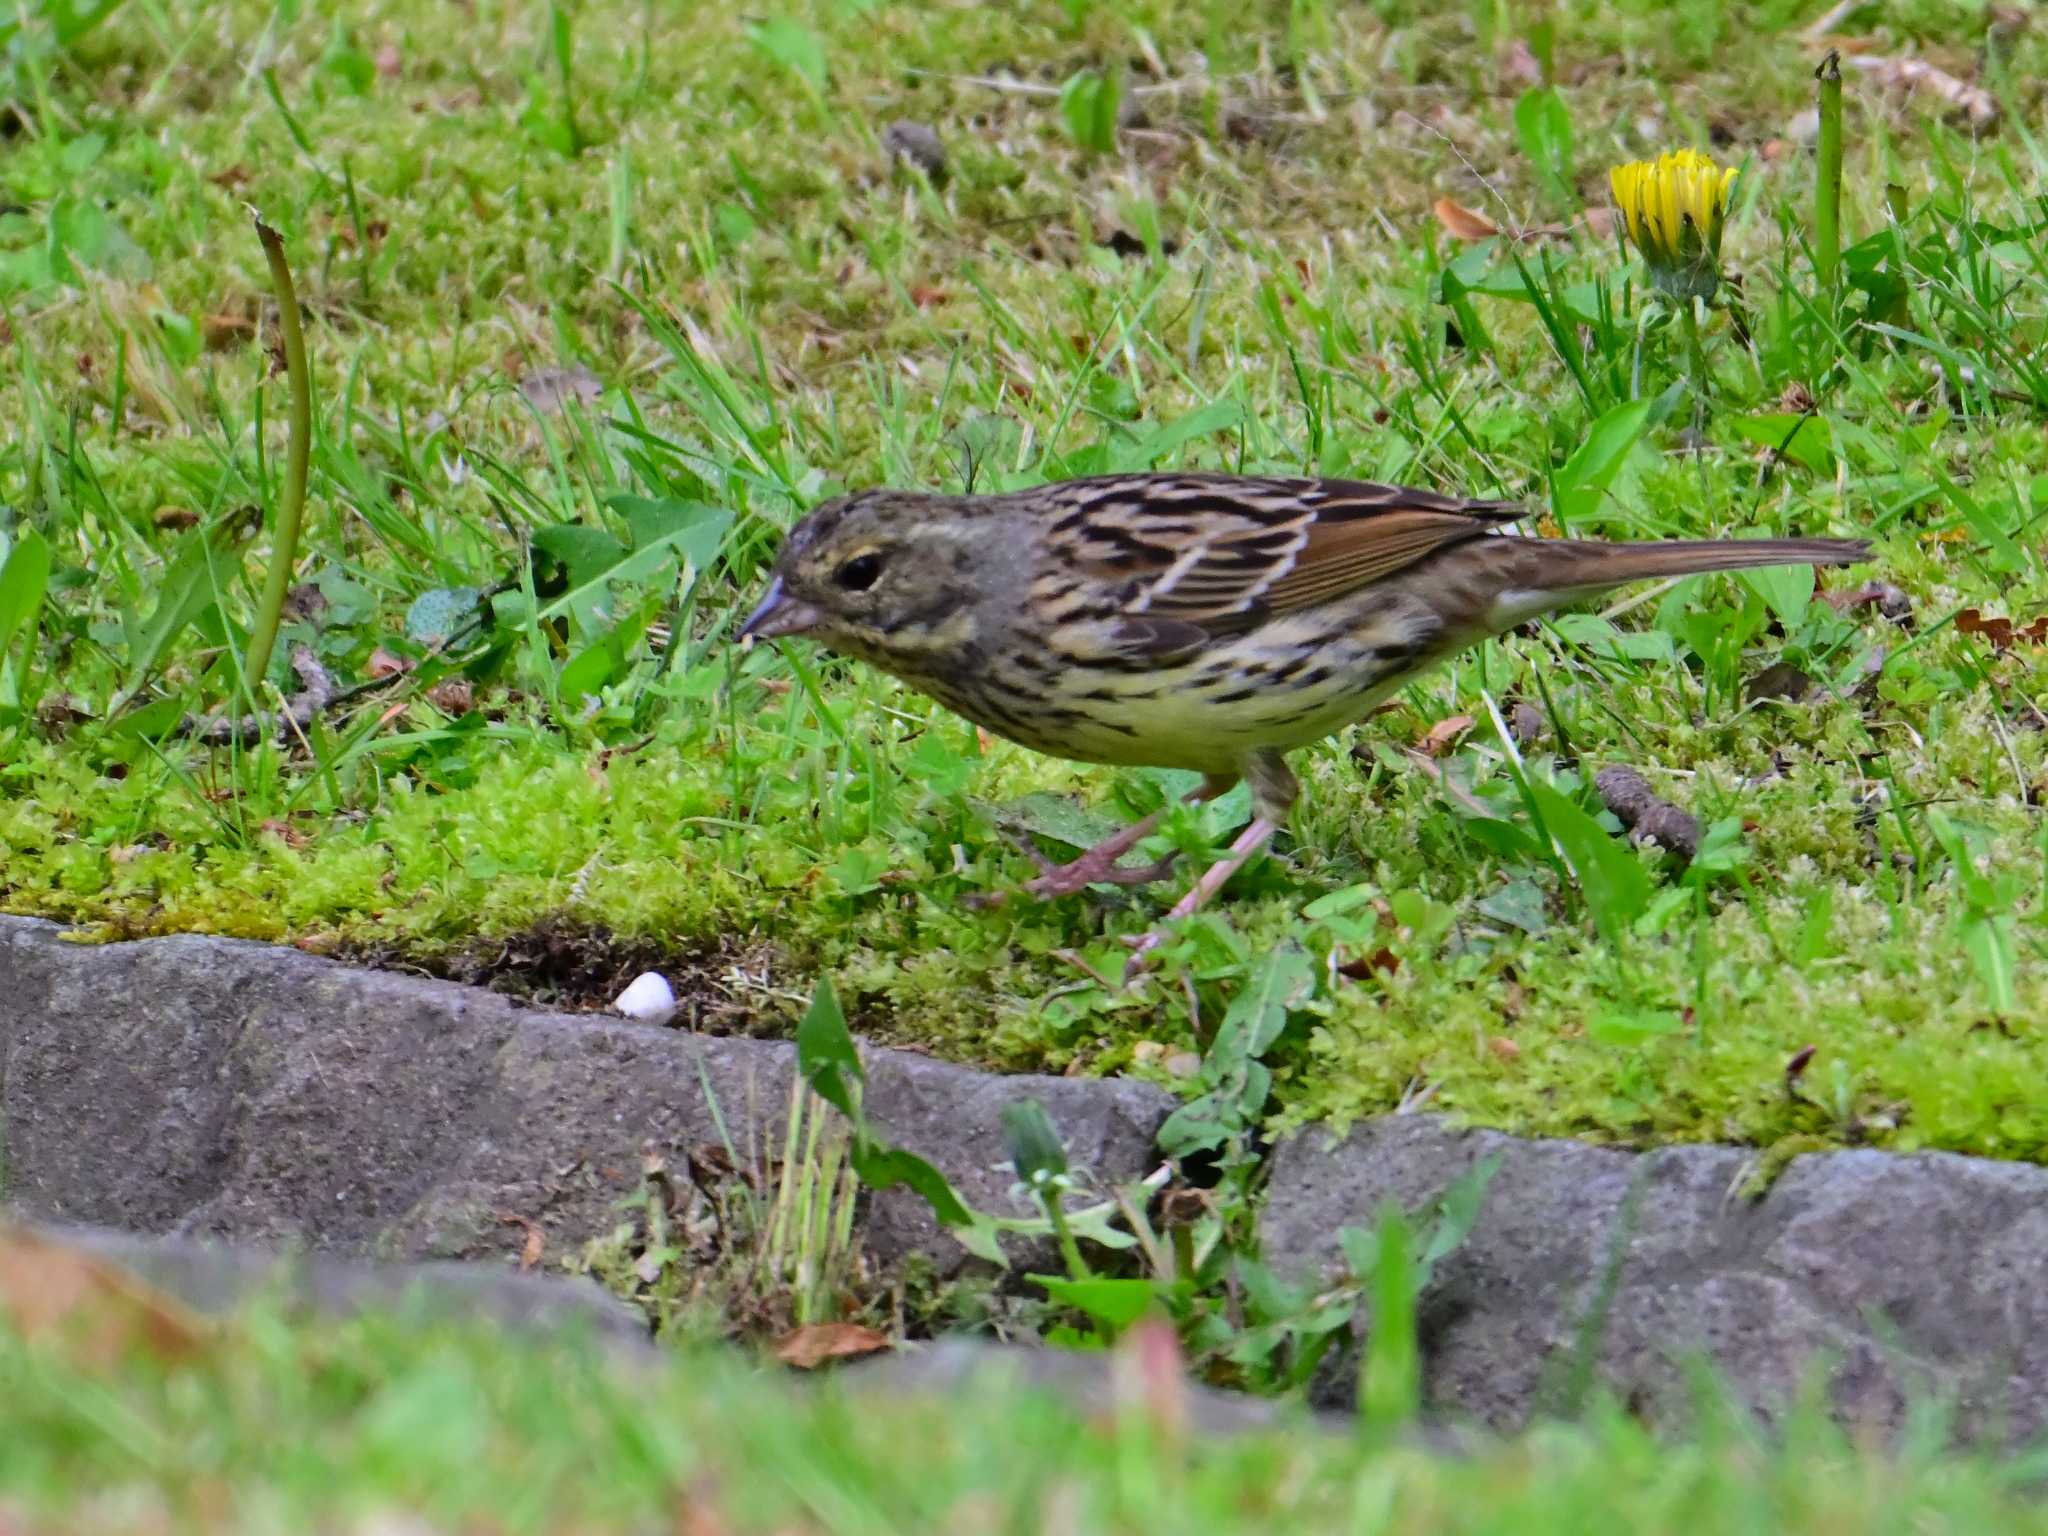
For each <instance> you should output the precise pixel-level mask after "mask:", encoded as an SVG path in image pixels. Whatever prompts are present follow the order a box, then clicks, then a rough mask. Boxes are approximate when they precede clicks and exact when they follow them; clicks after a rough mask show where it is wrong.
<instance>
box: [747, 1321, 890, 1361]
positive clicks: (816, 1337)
mask: <svg viewBox="0 0 2048 1536" xmlns="http://www.w3.org/2000/svg"><path fill="white" fill-rule="evenodd" d="M891 1347H892V1346H891V1344H890V1342H889V1336H888V1335H887V1334H886V1333H877V1332H875V1330H874V1329H872V1328H868V1327H864V1326H862V1325H861V1324H859V1323H805V1324H804V1325H803V1326H802V1327H799V1328H792V1329H790V1331H789V1332H788V1333H785V1334H784V1335H783V1336H782V1337H781V1338H779V1339H777V1340H776V1341H775V1358H776V1359H778V1360H780V1361H781V1362H782V1363H783V1364H784V1365H789V1366H794V1367H795V1368H796V1369H798V1370H800V1371H814V1370H816V1369H817V1368H818V1367H819V1366H821V1365H823V1364H824V1363H825V1362H826V1361H827V1360H846V1359H852V1358H855V1357H857V1356H860V1355H872V1354H874V1353H876V1352H877V1351H879V1350H884V1349H889V1348H891Z"/></svg>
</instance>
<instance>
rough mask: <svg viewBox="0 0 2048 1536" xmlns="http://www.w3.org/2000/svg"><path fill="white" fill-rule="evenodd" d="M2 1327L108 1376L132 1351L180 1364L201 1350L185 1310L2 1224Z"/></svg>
mask: <svg viewBox="0 0 2048 1536" xmlns="http://www.w3.org/2000/svg"><path fill="white" fill-rule="evenodd" d="M0 1319H4V1320H5V1321H6V1322H7V1323H8V1324H9V1326H11V1327H12V1328H13V1329H14V1330H15V1331H16V1332H18V1333H20V1334H21V1335H22V1337H23V1338H26V1339H30V1340H38V1341H48V1340H54V1341H55V1342H57V1343H58V1344H59V1345H60V1346H61V1347H62V1348H63V1349H64V1350H65V1351H66V1353H67V1354H69V1355H70V1356H71V1357H72V1358H73V1359H74V1360H76V1361H78V1362H79V1363H81V1364H83V1365H87V1366H91V1367H94V1368H96V1369H101V1370H110V1369H112V1368H113V1367H115V1366H117V1365H119V1364H120V1363H121V1362H122V1361H123V1360H124V1359H126V1358H127V1357H128V1356H130V1355H131V1354H134V1353H136V1352H137V1351H143V1352H147V1353H149V1354H152V1355H155V1356H156V1357H158V1358H159V1359H162V1360H183V1359H188V1358H190V1357H191V1356H192V1355H193V1354H195V1353H196V1352H197V1351H198V1350H199V1348H200V1346H201V1345H202V1344H204V1343H205V1341H206V1339H207V1337H208V1334H209V1330H208V1328H207V1326H206V1324H205V1322H204V1321H203V1320H202V1319H201V1318H200V1317H199V1316H198V1315H197V1314H196V1313H194V1312H192V1311H191V1310H190V1309H189V1308H188V1307H186V1306H185V1304H184V1303H183V1302H181V1301H179V1300H177V1298H175V1297H173V1296H169V1295H166V1294H165V1293H164V1292H162V1291H159V1290H157V1289H156V1288H155V1287H154V1286H152V1285H149V1284H147V1283H145V1282H144V1281H142V1280H141V1279H138V1278H137V1277H136V1276H134V1275H132V1274H130V1273H129V1272H128V1271H127V1270H125V1269H122V1268H121V1267H120V1266H119V1265H116V1264H110V1263H108V1262H107V1261H106V1260H104V1259H101V1258H98V1257H96V1256H95V1255H93V1254H90V1253H87V1252H86V1251H85V1250H83V1249H81V1248H74V1247H71V1246H70V1245H68V1244H66V1243H63V1242H59V1241H57V1240H55V1239H52V1238H48V1237H44V1236H42V1235H41V1234H39V1233H35V1232H31V1231H29V1230H27V1229H26V1228H23V1227H14V1226H8V1225H5V1224H0Z"/></svg>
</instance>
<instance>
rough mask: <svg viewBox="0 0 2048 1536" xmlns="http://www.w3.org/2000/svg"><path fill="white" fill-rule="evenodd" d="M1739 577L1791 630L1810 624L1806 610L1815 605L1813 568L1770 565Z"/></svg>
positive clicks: (1740, 572)
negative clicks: (1806, 623)
mask: <svg viewBox="0 0 2048 1536" xmlns="http://www.w3.org/2000/svg"><path fill="white" fill-rule="evenodd" d="M1735 574H1736V575H1737V576H1739V577H1740V578H1741V579H1742V584H1743V585H1744V586H1746V587H1748V588H1749V590H1750V591H1752V592H1754V593H1755V594H1756V595H1757V596H1758V597H1760V598H1762V599H1763V600H1764V602H1765V603H1766V604H1767V605H1768V606H1769V607H1770V610H1771V612H1772V613H1774V614H1776V615H1777V618H1778V622H1779V623H1780V624H1782V625H1784V626H1785V628H1786V629H1787V630H1795V629H1797V628H1798V627H1799V626H1800V625H1801V624H1803V623H1805V622H1806V610H1807V609H1808V608H1809V607H1810V606H1811V605H1812V603H1813V567H1812V566H1810V565H1766V566H1759V567H1758V568H1757V569H1755V570H1753V571H1737V572H1736V573H1735Z"/></svg>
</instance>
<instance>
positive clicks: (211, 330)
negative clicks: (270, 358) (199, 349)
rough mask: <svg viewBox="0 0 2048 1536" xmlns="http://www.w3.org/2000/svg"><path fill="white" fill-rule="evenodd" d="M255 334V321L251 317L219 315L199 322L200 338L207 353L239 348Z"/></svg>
mask: <svg viewBox="0 0 2048 1536" xmlns="http://www.w3.org/2000/svg"><path fill="white" fill-rule="evenodd" d="M255 334H256V321H255V318H254V317H253V316H251V315H238V314H233V313H227V312H224V313H221V314H217V315H208V316H207V317H206V318H205V319H204V320H202V321H200V322H199V335H200V338H201V339H202V340H203V341H204V342H205V343H206V350H207V351H209V352H219V351H223V350H225V349H226V348H228V347H234V346H240V345H241V344H242V343H243V342H245V341H247V340H248V339H249V338H250V337H251V336H254V335H255Z"/></svg>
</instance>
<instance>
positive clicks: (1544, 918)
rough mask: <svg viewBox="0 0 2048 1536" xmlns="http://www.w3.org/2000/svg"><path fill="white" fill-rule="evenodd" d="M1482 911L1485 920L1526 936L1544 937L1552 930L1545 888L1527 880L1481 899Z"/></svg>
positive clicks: (1511, 884) (1524, 879) (1517, 881)
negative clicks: (1518, 930)
mask: <svg viewBox="0 0 2048 1536" xmlns="http://www.w3.org/2000/svg"><path fill="white" fill-rule="evenodd" d="M1479 911H1480V914H1481V915H1482V916H1485V917H1490V918H1492V919H1493V920H1494V921H1495V922H1497V923H1506V924H1507V925H1508V926H1509V927H1511V928H1519V929H1521V930H1522V931H1523V932H1524V933H1543V932H1546V931H1548V929H1549V928H1550V907H1549V902H1548V900H1547V899H1546V898H1545V896H1544V894H1543V887H1541V886H1540V885H1538V884H1537V883H1536V882H1535V881H1534V880H1531V879H1529V878H1527V877H1526V876H1525V877H1523V878H1522V879H1520V880H1510V881H1509V882H1508V883H1507V884H1506V885H1504V886H1502V887H1501V888H1500V889H1499V890H1497V891H1494V892H1492V893H1491V894H1490V895H1487V896H1484V897H1481V898H1480V901H1479Z"/></svg>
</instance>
